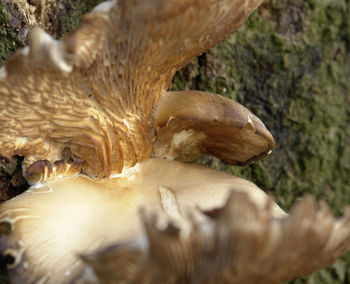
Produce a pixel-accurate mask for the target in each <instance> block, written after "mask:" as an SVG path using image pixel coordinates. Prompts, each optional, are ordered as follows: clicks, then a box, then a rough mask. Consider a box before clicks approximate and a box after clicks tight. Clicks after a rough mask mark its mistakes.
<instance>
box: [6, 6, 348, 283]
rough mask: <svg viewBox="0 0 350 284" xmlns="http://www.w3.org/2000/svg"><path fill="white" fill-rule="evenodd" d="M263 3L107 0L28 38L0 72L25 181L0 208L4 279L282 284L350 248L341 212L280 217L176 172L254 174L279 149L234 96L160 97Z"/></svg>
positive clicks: (211, 180) (265, 205)
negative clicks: (69, 26) (228, 169)
mask: <svg viewBox="0 0 350 284" xmlns="http://www.w3.org/2000/svg"><path fill="white" fill-rule="evenodd" d="M260 3H261V0H220V1H219V0H169V1H161V0H150V1H143V0H132V1H130V0H118V1H107V2H103V3H102V4H100V5H99V6H97V7H96V8H95V9H94V10H93V11H92V12H91V13H89V14H87V15H85V16H84V17H83V19H82V23H81V24H80V26H79V27H78V28H77V29H76V30H75V31H72V32H71V33H69V34H67V35H65V36H64V37H63V38H62V39H60V40H54V39H52V38H51V37H50V36H49V35H48V34H46V33H45V32H44V31H43V30H42V29H40V28H38V27H36V28H33V29H32V31H31V40H30V45H29V46H28V47H25V48H23V49H21V50H19V51H17V52H16V53H15V54H14V55H13V56H11V57H10V58H9V59H8V60H7V61H6V63H5V65H4V66H3V67H2V68H1V69H0V96H1V100H0V128H1V132H0V154H1V155H2V156H3V157H7V158H9V159H10V158H11V157H12V156H14V155H21V156H23V157H24V158H25V159H24V162H23V173H24V176H25V177H26V178H27V180H28V182H29V183H30V184H31V187H30V188H29V189H28V190H27V191H25V192H24V193H23V194H21V195H18V196H16V197H15V198H13V199H11V200H8V201H6V202H4V203H3V204H1V205H0V232H1V236H2V237H1V239H0V250H1V252H2V254H3V255H4V256H5V258H6V259H7V261H8V272H9V277H10V280H11V282H13V283H55V284H57V283H214V282H215V283H280V282H282V281H285V280H288V279H293V278H295V277H298V276H301V275H305V274H308V273H311V272H313V271H315V270H317V269H319V268H321V267H323V266H326V265H328V264H330V263H332V262H333V261H334V260H335V259H336V258H337V257H339V256H340V255H342V254H344V253H345V252H346V250H347V249H348V247H349V246H350V212H349V211H346V212H345V214H344V217H342V218H341V219H339V220H335V219H334V218H333V217H332V215H331V213H330V211H329V209H328V207H327V206H326V205H325V204H323V203H321V204H320V205H319V206H316V205H314V204H313V201H312V199H311V198H306V199H305V200H304V201H301V202H300V203H299V204H298V205H297V206H296V207H295V209H294V210H293V211H292V212H291V214H290V215H288V214H286V213H285V212H283V211H282V210H281V209H280V208H279V207H278V205H277V204H275V203H274V202H273V201H272V200H271V199H270V198H269V197H268V196H267V195H266V194H265V193H264V192H263V191H262V190H261V189H259V188H258V187H257V186H255V185H254V184H252V183H251V182H249V181H246V180H244V179H240V178H237V177H233V176H231V175H229V174H227V173H223V172H219V171H216V170H213V169H209V168H206V167H204V166H199V165H195V164H187V163H185V162H186V161H193V160H195V159H196V158H197V157H198V156H199V155H200V154H202V153H205V154H210V155H214V156H217V157H219V158H220V159H222V160H223V161H224V162H226V163H229V164H233V165H248V164H250V163H252V162H253V161H255V160H257V159H259V158H261V157H263V156H264V155H266V154H269V153H270V152H271V150H272V148H273V146H274V140H273V138H272V136H271V134H270V133H269V131H268V130H267V129H266V127H265V126H264V124H263V123H262V122H261V121H260V120H259V119H258V118H257V117H256V116H255V115H253V114H252V113H251V112H250V111H249V110H247V109H246V108H244V107H243V106H241V105H239V104H238V103H235V102H233V101H231V100H229V99H226V98H223V97H221V96H219V95H215V94H209V93H205V92H197V91H183V92H168V89H169V88H170V85H171V79H172V77H173V75H174V73H175V72H176V71H177V70H179V69H180V68H182V67H183V66H184V65H185V64H186V63H188V62H189V61H191V59H192V58H193V57H195V56H197V55H199V54H201V53H203V52H205V51H206V50H208V49H209V48H211V47H213V46H214V45H216V44H217V43H218V42H219V41H221V40H223V39H225V38H226V37H227V36H229V35H230V34H232V33H233V32H235V31H236V30H237V29H238V28H239V27H240V26H241V25H242V24H243V22H244V21H245V20H246V18H247V17H248V16H249V15H250V13H251V12H253V10H254V9H255V8H256V7H257V6H258V5H259V4H260ZM141 208H142V210H141V211H140V209H141Z"/></svg>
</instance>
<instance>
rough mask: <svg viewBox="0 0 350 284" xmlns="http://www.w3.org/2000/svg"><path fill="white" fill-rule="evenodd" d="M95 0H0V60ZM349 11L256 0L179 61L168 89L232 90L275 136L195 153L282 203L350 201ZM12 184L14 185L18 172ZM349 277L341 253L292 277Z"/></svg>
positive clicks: (318, 2)
mask: <svg viewBox="0 0 350 284" xmlns="http://www.w3.org/2000/svg"><path fill="white" fill-rule="evenodd" d="M98 2H101V1H98V0H94V1H93V0H89V1H84V0H79V1H68V0H44V1H40V0H31V1H29V0H28V1H25V0H13V1H2V2H1V0H0V64H1V63H2V62H3V61H4V60H5V59H6V58H7V57H8V56H9V55H10V54H11V53H12V52H13V51H14V50H16V49H17V48H18V47H21V46H23V45H26V44H27V43H28V36H27V31H28V29H29V28H30V26H32V25H34V24H40V25H42V26H43V27H44V28H45V29H46V30H47V31H48V32H49V33H50V34H52V35H53V36H54V37H55V38H59V37H60V36H62V35H63V34H64V33H65V32H67V31H69V30H71V29H73V28H74V27H75V26H76V25H77V24H78V22H79V18H80V16H81V14H82V13H84V12H85V11H87V10H89V9H91V7H93V6H94V5H96V4H97V3H98ZM349 12H350V0H280V1H277V0H266V1H265V2H264V4H263V5H262V6H261V7H260V8H259V9H258V11H257V12H255V13H254V14H253V15H252V16H251V17H250V19H249V20H248V21H247V23H246V24H245V25H244V26H243V27H242V28H241V29H240V30H239V31H238V32H237V33H236V34H235V35H234V36H231V37H229V38H228V39H227V40H226V41H224V42H222V43H220V44H219V46H217V47H215V48H214V49H212V50H210V51H209V52H207V53H205V54H203V55H201V56H200V57H198V58H197V59H195V60H193V62H192V63H191V64H189V65H188V66H187V67H186V68H184V69H183V70H181V71H179V72H178V73H177V74H176V75H175V78H174V80H173V89H174V90H183V89H196V90H203V91H210V92H213V93H218V94H221V95H224V96H227V97H229V98H232V99H234V100H237V101H238V102H240V103H241V104H243V105H244V106H246V107H247V108H249V109H250V110H251V111H252V112H253V113H254V114H256V115H257V116H258V117H260V118H261V120H262V121H263V122H264V123H265V125H266V126H267V127H268V128H269V130H270V131H271V133H272V134H273V135H274V137H275V142H276V147H275V149H274V151H273V152H272V154H271V155H270V156H269V157H267V158H265V159H263V160H262V161H259V162H256V163H255V164H253V165H251V166H249V167H245V168H237V167H232V166H228V165H225V164H223V163H221V162H220V161H219V160H218V159H216V158H212V157H202V158H201V159H200V161H199V162H201V163H204V164H207V165H209V166H212V167H215V168H217V169H220V170H224V171H228V172H231V173H233V174H234V175H238V176H242V177H245V178H247V179H248V180H251V181H253V182H255V183H256V184H257V185H258V186H260V187H261V188H262V189H264V190H266V191H267V192H268V193H269V194H271V195H272V196H274V198H275V199H276V201H277V202H278V204H279V205H281V206H282V207H283V208H284V209H289V208H290V207H291V205H292V204H293V203H295V201H296V200H297V199H298V198H299V197H301V196H303V195H305V194H308V193H309V194H312V195H315V196H316V197H317V198H319V199H324V200H326V201H327V202H328V204H330V206H331V208H332V209H333V212H334V213H335V214H339V212H341V211H342V209H343V208H344V206H345V205H346V204H350V174H349V173H350V147H348V146H349V145H350V127H348V125H349V124H350V111H349V110H350V94H349V92H350V85H349V83H348V82H349V81H348V80H349V78H350V18H349ZM0 154H1V153H0ZM16 161H17V160H16ZM16 161H15V162H13V163H12V164H10V165H9V164H6V163H4V162H3V163H2V164H0V189H2V192H7V193H6V194H5V195H4V193H1V195H0V197H1V196H4V197H3V199H6V198H8V197H10V196H12V195H11V194H14V193H13V192H15V191H16V190H17V191H18V190H19V189H18V188H19V186H17V187H16V184H15V185H13V184H11V182H9V181H10V180H11V179H12V178H13V175H14V173H16V172H18V170H17V171H16V163H17V165H19V162H16ZM18 161H19V160H18ZM11 167H12V168H11ZM17 175H18V174H17ZM2 180H3V181H2ZM1 182H2V185H1ZM19 184H21V188H22V189H23V184H24V181H21V182H19ZM11 186H12V187H11ZM24 187H25V186H24ZM6 190H7V191H6ZM16 193H17V192H16ZM349 281H350V256H349V255H348V256H345V257H343V258H342V259H340V260H338V261H337V262H336V263H335V264H334V265H333V266H332V267H331V268H328V269H325V270H322V271H321V272H319V273H317V274H315V275H312V276H310V277H306V278H304V279H299V280H296V281H294V282H293V283H348V282H349ZM0 282H1V283H3V282H2V279H1V278H0Z"/></svg>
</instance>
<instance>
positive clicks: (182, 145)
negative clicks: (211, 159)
mask: <svg viewBox="0 0 350 284" xmlns="http://www.w3.org/2000/svg"><path fill="white" fill-rule="evenodd" d="M154 117H155V127H156V128H155V132H156V134H155V138H154V142H153V153H154V156H156V157H166V158H171V159H174V158H176V159H181V160H194V159H196V158H197V157H198V155H199V154H200V153H205V154H210V155H214V156H216V157H218V158H220V159H221V160H222V161H224V162H226V163H229V164H233V165H241V166H242V165H247V164H250V163H251V162H253V161H256V160H257V159H259V158H261V157H263V156H265V155H266V154H269V153H270V152H271V150H272V148H273V146H274V140H273V137H272V135H271V134H270V132H269V131H268V130H267V129H266V127H265V125H264V124H263V123H262V122H261V121H260V119H259V118H257V117H256V116H255V115H254V114H252V113H251V112H250V111H249V110H248V109H246V108H245V107H243V106H242V105H240V104H238V103H236V102H234V101H232V100H230V99H227V98H224V97H222V96H219V95H215V94H211V93H207V92H198V91H182V92H168V93H167V94H166V95H165V96H163V97H162V98H161V100H160V102H159V105H158V107H157V109H156V111H155V115H154Z"/></svg>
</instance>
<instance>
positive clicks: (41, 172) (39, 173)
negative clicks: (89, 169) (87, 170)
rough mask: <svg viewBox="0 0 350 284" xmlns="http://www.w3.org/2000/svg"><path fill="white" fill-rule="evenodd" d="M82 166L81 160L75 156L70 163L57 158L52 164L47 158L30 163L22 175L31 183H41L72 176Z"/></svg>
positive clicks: (78, 171)
mask: <svg viewBox="0 0 350 284" xmlns="http://www.w3.org/2000/svg"><path fill="white" fill-rule="evenodd" d="M82 166H83V161H82V160H80V159H77V158H75V159H73V161H72V162H71V163H68V162H66V161H65V160H58V161H55V162H54V163H53V165H52V164H51V163H50V162H49V161H48V160H40V161H37V162H35V163H33V164H32V165H30V166H29V167H28V168H27V170H26V171H25V174H24V176H25V178H26V179H27V181H28V182H29V183H30V184H31V185H34V184H41V183H45V182H46V181H48V180H52V179H55V178H60V177H63V176H74V175H76V174H78V173H80V171H81V168H82Z"/></svg>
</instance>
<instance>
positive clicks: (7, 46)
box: [0, 0, 23, 65]
mask: <svg viewBox="0 0 350 284" xmlns="http://www.w3.org/2000/svg"><path fill="white" fill-rule="evenodd" d="M10 20H11V15H10V14H9V13H8V11H7V9H6V5H5V4H4V2H2V1H1V0H0V65H2V64H3V62H4V61H5V59H6V58H7V57H8V56H9V55H11V54H12V53H13V52H14V51H15V50H16V49H17V48H18V47H21V46H23V45H22V42H21V41H20V40H19V39H18V37H17V32H16V31H15V30H14V29H13V28H12V27H11V26H10V25H9V21H10Z"/></svg>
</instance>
